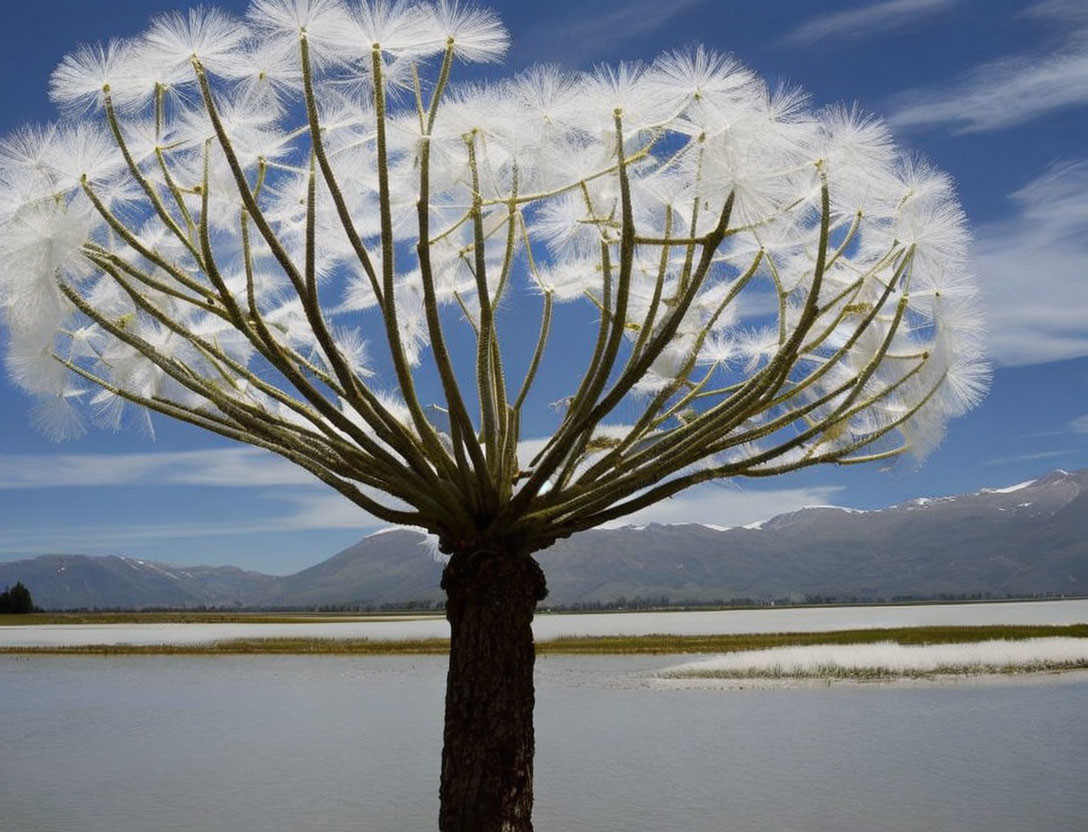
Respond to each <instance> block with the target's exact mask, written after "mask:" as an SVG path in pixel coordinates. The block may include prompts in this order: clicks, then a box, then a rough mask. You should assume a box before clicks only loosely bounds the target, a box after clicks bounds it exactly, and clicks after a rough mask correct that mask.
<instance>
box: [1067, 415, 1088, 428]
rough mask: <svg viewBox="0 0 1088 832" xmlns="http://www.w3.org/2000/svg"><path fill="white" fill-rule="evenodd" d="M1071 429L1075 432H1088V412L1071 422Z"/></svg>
mask: <svg viewBox="0 0 1088 832" xmlns="http://www.w3.org/2000/svg"><path fill="white" fill-rule="evenodd" d="M1069 429H1070V430H1071V431H1073V432H1074V433H1088V413H1086V414H1085V415H1084V416H1081V417H1080V418H1079V419H1074V420H1073V421H1072V422H1070V423H1069Z"/></svg>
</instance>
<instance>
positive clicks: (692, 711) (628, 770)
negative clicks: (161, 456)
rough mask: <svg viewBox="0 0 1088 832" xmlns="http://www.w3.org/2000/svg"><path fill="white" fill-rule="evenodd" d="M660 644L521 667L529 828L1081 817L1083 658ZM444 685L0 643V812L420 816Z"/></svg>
mask: <svg viewBox="0 0 1088 832" xmlns="http://www.w3.org/2000/svg"><path fill="white" fill-rule="evenodd" d="M798 612H801V611H798ZM619 617H625V616H619ZM1082 620H1083V619H1082ZM685 658H690V657H685ZM677 660H678V659H677V657H674V656H657V657H620V656H585V657H569V656H559V657H555V656H547V657H543V658H541V659H540V660H539V661H538V664H537V668H538V670H537V685H538V705H537V727H538V738H537V748H538V754H537V807H536V813H535V817H536V828H537V830H538V832H552V830H554V832H580V830H586V832H588V830H594V832H597V831H598V830H602V831H603V832H610V831H611V830H615V832H626V830H634V829H654V830H678V831H682V832H721V830H723V829H725V830H731V831H735V832H746V831H747V830H753V832H754V830H761V832H763V831H764V830H769V831H770V832H776V830H806V831H807V830H814V831H817V832H822V831H823V830H827V832H832V831H833V830H834V832H839V831H840V830H858V831H859V832H860V831H861V830H866V831H868V830H889V831H890V832H898V830H902V832H916V830H919V829H927V828H928V829H934V830H950V829H955V830H959V831H960V832H974V830H978V832H984V831H985V832H1013V830H1016V832H1020V830H1024V829H1031V830H1033V832H1048V830H1069V831H1070V832H1073V830H1077V832H1083V830H1084V829H1085V826H1086V822H1088V790H1086V789H1085V783H1088V754H1086V753H1085V749H1086V748H1088V720H1086V719H1085V718H1084V715H1085V713H1088V681H1086V680H1085V676H1084V675H1083V674H1070V675H1066V676H1037V677H1014V678H1010V679H1006V680H1004V681H1002V682H999V683H985V684H984V683H980V682H977V681H975V682H970V681H968V682H962V683H953V684H948V683H929V682H921V683H917V682H916V683H914V684H910V685H851V686H834V687H829V688H827V687H799V688H792V689H791V688H785V689H774V690H751V689H743V690H721V689H706V688H695V689H683V688H679V687H676V688H673V687H669V686H667V685H662V684H661V683H654V682H651V681H650V680H649V677H650V675H651V673H652V672H653V671H655V670H658V669H661V668H663V667H667V666H669V665H672V664H675V663H676V662H677ZM444 683H445V658H444V657H441V656H434V657H408V656H392V657H377V656H364V657H343V656H320V657H306V656H232V657H211V656H195V657H169V656H123V657H111V658H103V657H55V656H0V748H2V749H3V751H2V754H0V807H3V808H2V810H0V811H2V813H3V814H2V817H3V818H4V823H5V826H4V828H5V829H11V830H34V832H68V831H69V830H72V832H76V830H78V832H168V831H169V832H175V830H180V829H191V830H201V831H204V830H206V831H207V832H219V830H231V832H308V830H320V831H321V832H341V831H343V832H347V830H351V831H352V832H358V830H368V832H369V831H370V830H374V832H385V830H389V832H400V831H401V830H433V829H434V828H435V827H436V821H435V819H436V817H437V808H438V807H437V788H438V785H437V784H438V768H439V750H440V747H441V718H442V692H443V688H444Z"/></svg>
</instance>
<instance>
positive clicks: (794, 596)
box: [0, 584, 1088, 614]
mask: <svg viewBox="0 0 1088 832" xmlns="http://www.w3.org/2000/svg"><path fill="white" fill-rule="evenodd" d="M18 586H22V584H16V587H18ZM23 589H24V590H25V589H26V587H23ZM9 592H15V588H12V589H11V590H9ZM7 594H8V593H7V592H6V593H4V596H0V597H6V596H7ZM28 594H29V593H28ZM1085 597H1088V596H1083V595H1070V594H1067V593H1064V592H1035V593H1013V592H1010V593H1007V594H1005V595H1001V594H998V593H992V592H961V593H952V592H940V593H928V594H917V595H893V596H891V597H890V598H889V597H887V596H883V595H850V594H844V595H823V594H820V593H804V594H802V593H796V592H795V593H791V594H790V595H782V596H779V597H776V598H750V597H748V596H740V597H733V598H724V597H718V598H673V597H671V596H669V595H649V596H643V595H636V596H635V597H633V598H628V597H627V596H624V595H621V596H619V597H617V598H613V599H612V600H609V601H575V602H574V603H571V604H541V605H540V610H541V611H542V612H622V611H630V610H638V611H642V612H652V611H654V610H718V609H734V608H762V607H815V606H824V605H830V606H866V605H877V604H932V603H962V602H971V601H1032V600H1043V599H1047V600H1073V599H1078V598H1085ZM445 608H446V604H445V601H443V600H438V599H419V600H413V601H386V602H381V603H376V602H369V603H368V602H352V603H343V604H320V605H306V604H297V605H289V604H274V605H263V606H261V605H257V606H248V605H242V604H220V605H216V604H189V605H186V606H173V607H171V606H141V607H65V608H63V609H58V610H56V611H57V612H73V613H74V612H100V613H111V612H146V613H164V612H190V613H202V612H207V613H228V612H234V613H305V612H309V613H328V614H335V613H349V614H350V613H357V614H375V613H404V612H434V613H440V612H443V611H444V610H445ZM29 611H30V610H28V612H29ZM34 611H37V608H35V610H34Z"/></svg>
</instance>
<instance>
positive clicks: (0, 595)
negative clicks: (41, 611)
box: [0, 581, 34, 615]
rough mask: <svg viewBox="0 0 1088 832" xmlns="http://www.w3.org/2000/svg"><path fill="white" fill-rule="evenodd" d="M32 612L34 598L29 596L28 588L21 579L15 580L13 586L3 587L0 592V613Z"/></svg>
mask: <svg viewBox="0 0 1088 832" xmlns="http://www.w3.org/2000/svg"><path fill="white" fill-rule="evenodd" d="M28 612H34V600H33V599H32V598H31V597H30V590H29V589H27V588H26V586H25V585H24V584H23V582H22V581H17V582H16V583H15V586H12V587H4V591H3V592H0V613H9V614H10V613H15V614H18V615H22V614H24V613H28Z"/></svg>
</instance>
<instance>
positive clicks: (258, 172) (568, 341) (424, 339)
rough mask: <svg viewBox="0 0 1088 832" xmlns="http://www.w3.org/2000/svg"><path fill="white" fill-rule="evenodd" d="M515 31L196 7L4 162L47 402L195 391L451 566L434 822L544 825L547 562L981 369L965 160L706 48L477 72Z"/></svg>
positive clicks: (895, 436) (828, 453) (170, 21)
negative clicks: (539, 751) (907, 152)
mask: <svg viewBox="0 0 1088 832" xmlns="http://www.w3.org/2000/svg"><path fill="white" fill-rule="evenodd" d="M506 48H507V35H506V32H505V30H504V29H503V27H502V25H501V23H500V21H499V20H498V19H497V17H496V16H495V15H494V14H492V13H491V12H489V11H484V10H480V9H475V8H471V7H468V6H464V5H460V4H459V3H457V2H456V0H441V2H439V3H438V4H437V5H429V6H420V5H411V4H407V3H398V2H384V1H383V0H377V2H373V3H370V4H364V5H359V4H357V3H353V4H352V5H351V6H350V7H349V6H347V5H344V4H342V3H341V2H340V0H254V2H253V3H252V5H251V7H250V9H249V11H248V14H247V17H246V20H245V21H244V22H242V21H239V20H235V19H233V18H231V17H230V16H228V15H226V14H224V13H221V12H219V11H216V10H207V9H205V10H200V11H191V12H189V13H188V14H179V13H172V14H168V15H165V16H163V17H160V18H158V19H157V20H155V21H154V22H153V24H152V25H151V28H150V29H149V30H148V31H147V32H146V33H145V34H144V35H143V36H142V37H140V38H138V39H136V40H134V41H111V42H110V43H108V44H99V45H95V46H84V47H81V48H79V49H78V50H77V51H75V52H73V53H72V54H70V55H68V56H67V57H66V58H65V59H64V60H63V62H62V63H61V64H60V66H59V67H58V68H57V70H56V72H55V74H54V76H53V83H52V97H53V99H54V100H55V101H56V102H57V103H58V104H59V105H60V106H61V107H62V108H63V109H64V111H65V112H66V114H67V116H68V117H67V118H66V119H65V121H64V122H62V123H61V124H57V125H50V126H47V127H28V128H25V129H23V130H22V131H20V132H18V133H16V134H15V135H13V136H10V137H8V138H7V139H6V140H5V141H4V143H3V146H2V164H0V181H2V182H3V185H4V188H3V196H2V197H0V200H2V201H0V223H2V233H0V254H2V258H0V261H2V265H0V275H2V277H0V287H2V289H0V297H2V300H3V304H4V309H5V316H6V325H7V329H8V332H9V346H8V357H7V366H8V370H9V373H10V375H11V377H12V378H13V379H14V380H15V381H16V382H17V383H18V384H20V385H21V386H22V387H24V388H25V389H26V390H27V391H29V392H31V393H34V394H36V395H38V396H39V397H40V402H39V404H38V405H36V407H35V409H34V411H33V418H34V420H35V421H36V422H37V423H38V424H39V425H40V426H41V427H42V428H43V429H44V430H46V431H47V432H48V433H50V434H52V435H54V436H57V437H68V436H72V435H75V434H78V433H79V432H81V431H82V430H83V424H84V416H83V415H82V414H83V413H85V412H86V411H88V410H89V411H90V412H91V414H92V416H93V418H94V419H95V420H97V421H98V422H100V423H103V424H105V425H107V426H109V427H118V426H120V425H121V424H122V423H123V422H124V421H125V420H126V419H127V418H130V416H129V414H131V418H132V419H135V420H137V421H139V422H141V423H143V424H147V415H148V414H149V413H157V414H162V415H165V416H168V417H171V418H174V419H179V420H182V421H184V422H188V423H190V424H193V425H196V426H199V427H201V428H204V429H206V430H209V431H211V432H213V433H216V434H219V435H221V436H225V437H228V438H230V439H234V440H238V441H241V442H247V443H249V444H251V445H256V446H258V447H261V448H265V449H267V450H269V451H272V452H274V453H277V454H280V455H281V456H283V457H286V458H287V459H289V460H291V461H293V462H295V463H297V464H298V465H300V466H302V467H303V468H305V469H306V470H308V471H310V472H311V473H313V474H314V475H315V476H317V477H318V478H320V479H321V480H323V481H324V482H325V483H327V484H328V485H330V486H331V487H333V488H335V489H337V491H339V492H340V493H341V494H343V495H344V496H345V497H347V498H348V499H349V500H352V501H353V502H354V503H356V504H357V505H358V506H359V507H360V509H362V510H363V511H365V512H368V513H369V514H371V515H373V516H374V517H377V518H379V519H381V520H384V521H387V522H390V523H396V524H408V525H413V526H417V527H422V528H424V529H426V530H427V531H428V532H430V533H431V534H432V535H434V536H435V538H436V540H437V543H438V546H439V548H440V549H441V551H442V552H444V553H445V554H446V555H448V557H449V560H448V563H447V565H446V567H445V571H444V576H443V581H442V584H443V587H444V588H445V590H446V593H447V597H448V604H447V617H448V618H449V621H450V625H451V628H452V642H451V653H450V669H449V677H448V685H447V694H446V697H447V698H446V730H445V746H444V751H443V758H442V760H443V762H442V776H441V803H442V810H441V818H440V826H441V828H442V829H443V830H447V831H452V830H472V832H486V830H500V829H501V830H527V829H530V828H531V821H530V813H531V806H532V760H533V726H532V710H533V677H532V673H533V660H534V651H533V641H532V633H531V630H530V622H531V620H532V617H533V611H534V608H535V605H536V603H537V602H538V601H539V600H540V599H542V598H543V597H544V596H545V593H546V583H545V578H544V574H543V572H542V571H541V569H540V567H539V566H538V564H537V561H536V560H535V558H534V557H533V555H534V553H537V552H539V551H541V550H544V549H546V548H547V547H548V546H549V545H550V544H551V543H552V542H554V541H555V540H557V539H559V538H563V537H566V536H568V535H571V534H574V533H576V532H578V531H581V530H584V529H589V528H592V527H594V526H598V525H600V524H601V523H604V522H607V521H610V520H615V519H616V518H620V517H623V516H624V515H627V514H629V513H631V512H634V511H637V510H639V509H641V508H643V507H646V506H649V505H651V504H653V503H655V502H657V501H659V500H663V499H665V498H667V497H669V496H671V495H674V494H677V493H678V492H680V491H682V490H683V489H686V488H689V487H691V486H695V485H697V484H700V483H705V482H710V481H715V480H722V479H724V478H739V477H768V476H774V475H776V474H779V473H781V472H785V471H790V470H794V469H798V468H802V467H806V466H810V465H816V464H820V463H838V464H853V463H862V462H875V461H881V460H888V459H891V458H892V457H895V456H897V455H899V454H903V453H907V452H909V453H911V454H913V455H914V456H915V457H919V458H920V457H922V456H924V455H925V454H926V453H927V452H928V451H929V450H930V449H931V448H932V447H933V446H934V445H935V444H936V442H937V440H938V439H939V437H940V434H941V431H942V427H943V425H944V423H945V421H946V420H947V419H948V418H950V417H952V416H955V415H957V414H959V413H962V412H963V411H965V410H966V409H967V408H969V407H970V406H971V405H973V404H974V403H975V402H976V401H977V400H978V399H979V397H980V396H981V394H982V392H983V390H984V388H985V386H986V368H985V364H984V362H983V360H982V358H981V353H980V346H979V341H980V337H979V336H980V325H979V322H978V321H979V319H978V314H977V312H976V310H975V303H974V288H973V284H972V281H971V279H970V277H969V276H968V274H967V272H966V270H965V264H964V250H965V231H964V220H963V217H962V214H961V211H960V209H959V207H958V205H957V203H956V200H955V197H954V194H953V189H952V185H951V183H950V181H949V179H948V178H947V177H946V176H945V175H944V174H942V173H940V172H938V171H936V170H934V169H932V168H931V167H930V166H929V165H927V164H926V163H925V162H924V161H921V160H919V159H914V158H911V157H908V156H904V155H902V154H900V153H899V152H898V151H897V150H896V148H895V147H894V145H893V143H892V141H891V139H890V138H889V135H888V132H887V130H886V129H885V128H884V127H883V126H882V124H881V123H880V122H879V121H878V120H876V119H874V118H871V117H868V116H866V115H865V114H863V113H860V112H859V111H857V110H856V109H847V108H843V107H832V108H828V109H823V110H819V111H810V110H809V109H807V107H806V102H805V99H804V96H803V95H802V94H801V93H799V92H798V91H796V90H789V89H779V90H770V89H768V87H767V86H766V85H765V84H764V83H763V82H761V81H760V79H758V78H757V77H756V76H755V75H753V74H752V73H751V72H749V71H748V70H746V69H744V68H743V67H742V66H740V65H739V64H738V63H736V62H735V61H734V60H733V59H732V58H730V57H727V56H724V55H720V54H717V53H715V52H712V51H709V50H706V49H702V48H696V49H692V50H689V51H685V52H677V53H669V54H665V55H662V56H660V57H659V58H657V59H656V60H655V61H654V62H653V63H652V64H650V65H641V64H622V65H620V66H618V67H612V68H607V67H605V68H601V69H598V70H596V71H595V72H592V73H589V74H585V75H577V74H568V73H565V72H562V71H560V70H559V69H556V68H554V67H538V68H535V69H531V70H529V71H527V72H525V73H523V74H521V75H518V76H516V77H514V78H510V79H505V80H499V81H492V82H487V83H484V82H477V83H473V84H467V85H461V86H457V85H454V84H451V76H452V75H453V73H454V71H455V69H456V67H457V64H458V61H463V62H492V61H496V60H498V59H499V58H500V57H501V56H502V55H503V53H504V52H505V50H506ZM576 301H581V303H576ZM534 318H535V320H533V319H534ZM587 333H588V337H586V334H587ZM557 334H559V336H560V337H557ZM500 336H501V337H500ZM549 402H553V403H555V406H554V408H552V409H549V408H548V407H547V404H548V403H549ZM556 402H557V403H556Z"/></svg>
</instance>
